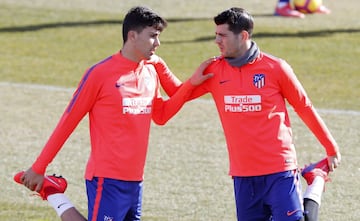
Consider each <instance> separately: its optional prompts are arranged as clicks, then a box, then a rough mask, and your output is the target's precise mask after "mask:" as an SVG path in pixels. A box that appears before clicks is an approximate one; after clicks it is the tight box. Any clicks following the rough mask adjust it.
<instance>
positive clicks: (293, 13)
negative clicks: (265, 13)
mask: <svg viewBox="0 0 360 221" xmlns="http://www.w3.org/2000/svg"><path fill="white" fill-rule="evenodd" d="M274 15H276V16H284V17H292V18H305V15H304V13H301V12H299V11H297V10H295V9H293V8H292V7H291V6H290V4H286V5H285V6H283V7H278V6H277V7H276V8H275V13H274Z"/></svg>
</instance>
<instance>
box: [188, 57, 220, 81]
mask: <svg viewBox="0 0 360 221" xmlns="http://www.w3.org/2000/svg"><path fill="white" fill-rule="evenodd" d="M215 59H216V58H209V59H207V60H205V61H204V62H202V63H201V64H200V66H199V67H198V68H197V69H196V71H195V72H194V74H193V75H192V76H191V77H190V83H191V84H192V85H194V86H197V85H200V84H202V83H203V82H204V81H206V80H207V79H209V78H212V77H213V76H214V74H213V73H207V74H204V70H205V69H206V68H207V67H208V66H209V65H210V64H211V63H212V62H213V61H214V60H215Z"/></svg>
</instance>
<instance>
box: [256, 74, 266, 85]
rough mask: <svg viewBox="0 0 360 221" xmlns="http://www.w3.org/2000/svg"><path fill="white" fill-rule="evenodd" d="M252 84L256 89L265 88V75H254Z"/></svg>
mask: <svg viewBox="0 0 360 221" xmlns="http://www.w3.org/2000/svg"><path fill="white" fill-rule="evenodd" d="M253 84H254V86H255V87H257V88H262V87H264V86H265V74H254V77H253Z"/></svg>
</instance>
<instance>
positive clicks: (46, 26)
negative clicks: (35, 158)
mask: <svg viewBox="0 0 360 221" xmlns="http://www.w3.org/2000/svg"><path fill="white" fill-rule="evenodd" d="M257 16H262V17H264V16H266V17H270V16H273V15H271V14H264V15H257ZM209 19H211V18H169V19H167V21H168V22H169V23H171V22H189V21H201V20H204V21H206V20H209ZM122 22H123V21H122V20H98V21H74V22H57V23H45V24H37V25H26V26H14V27H3V28H0V33H19V32H34V31H41V30H43V29H54V28H68V27H87V26H89V27H90V26H91V27H92V26H102V25H119V24H122ZM356 32H360V28H346V29H345V28H344V29H333V30H330V29H323V30H309V31H299V32H293V33H291V32H286V33H285V32H257V33H254V35H253V37H254V38H274V37H276V38H293V37H304V38H308V37H324V36H329V35H333V34H338V33H356ZM212 40H214V36H204V37H199V38H195V39H184V40H174V41H162V43H168V44H174V43H191V42H202V41H212Z"/></svg>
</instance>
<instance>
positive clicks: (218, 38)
mask: <svg viewBox="0 0 360 221" xmlns="http://www.w3.org/2000/svg"><path fill="white" fill-rule="evenodd" d="M215 43H216V44H217V45H218V47H219V50H220V52H221V55H222V56H223V57H228V58H235V57H239V56H241V55H242V54H243V50H242V48H243V44H244V42H243V41H242V35H241V34H234V33H233V32H232V31H230V30H229V25H228V24H222V25H217V26H216V30H215Z"/></svg>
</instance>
